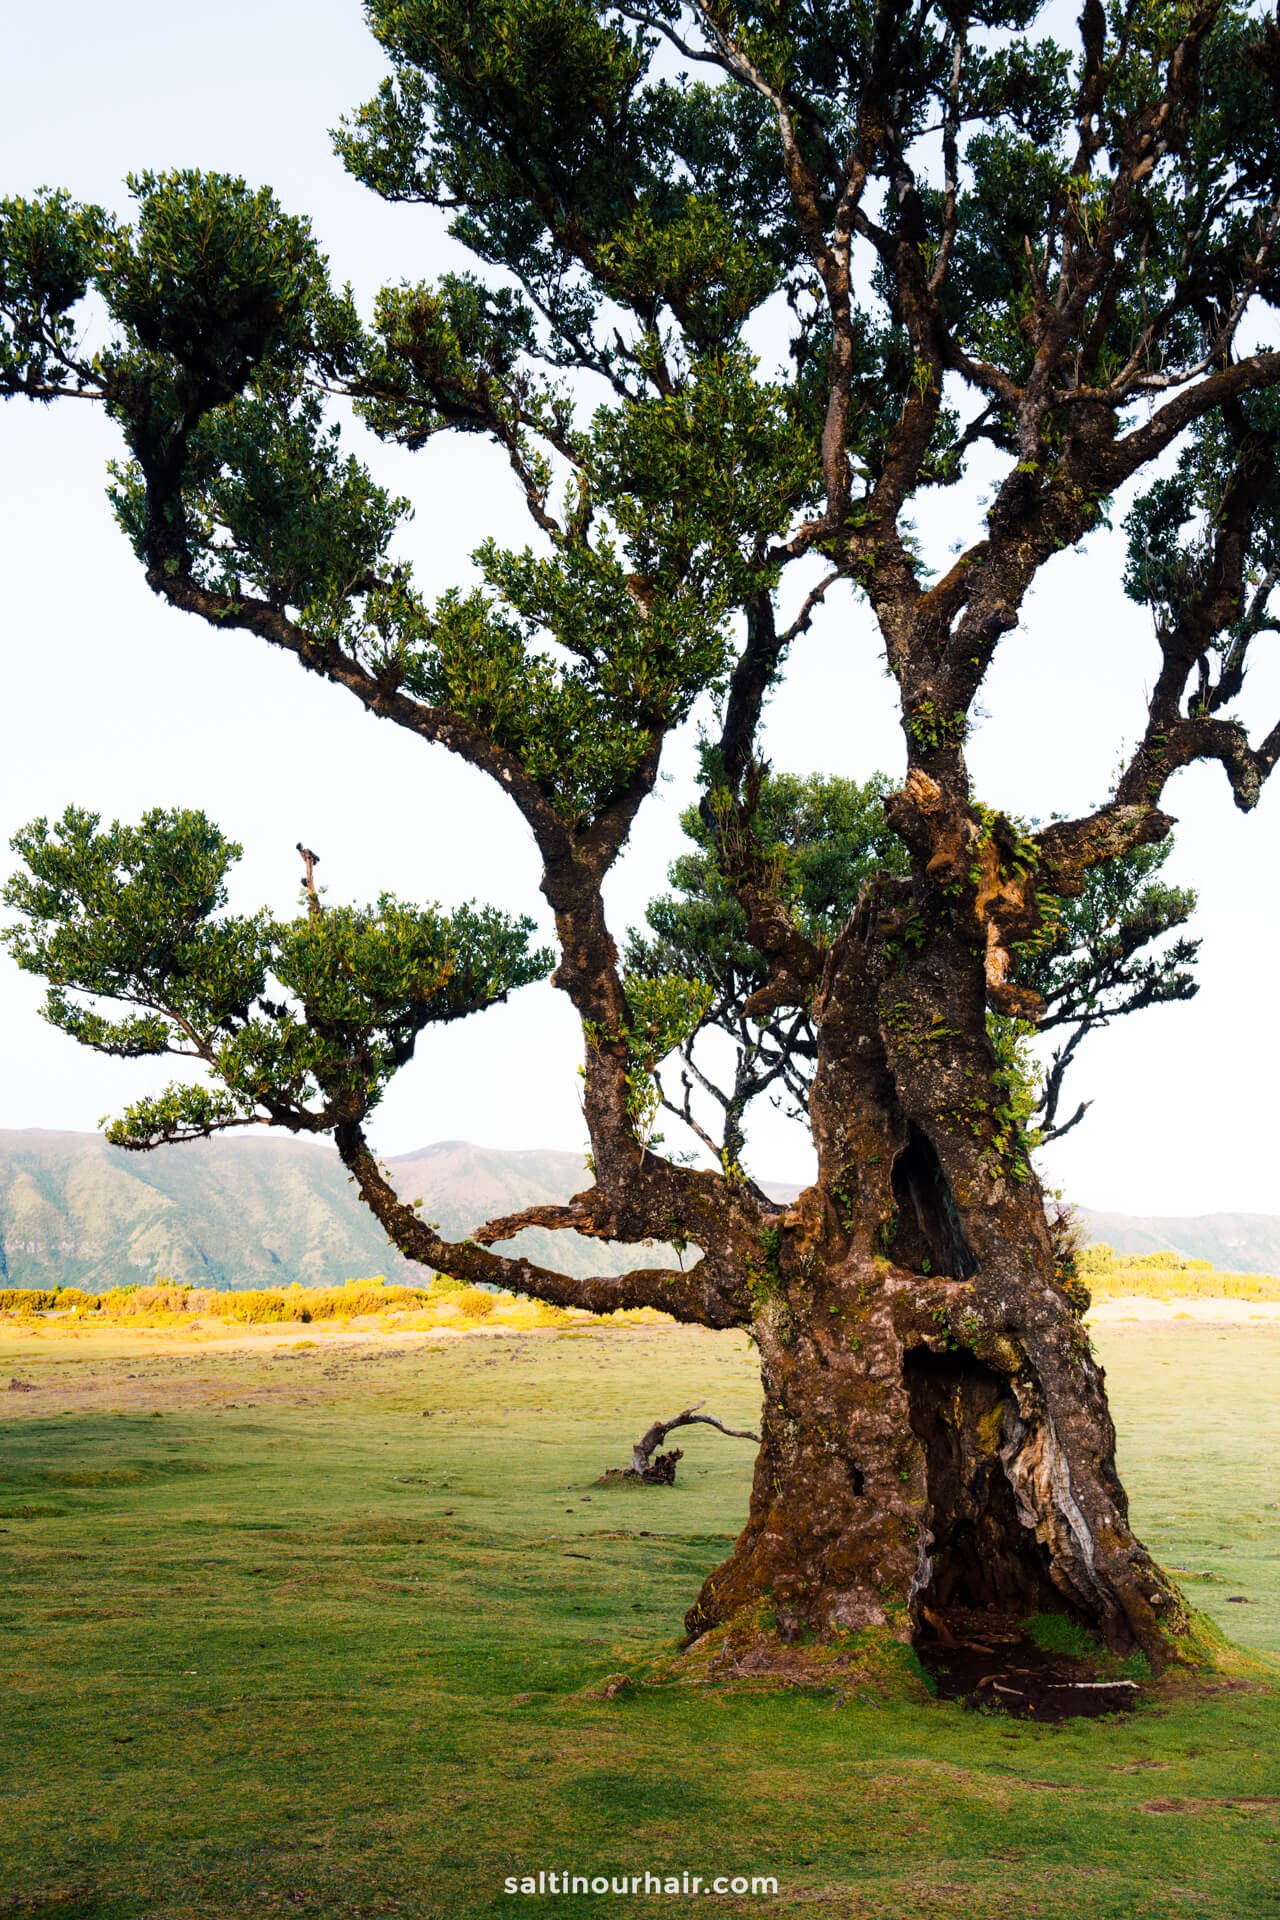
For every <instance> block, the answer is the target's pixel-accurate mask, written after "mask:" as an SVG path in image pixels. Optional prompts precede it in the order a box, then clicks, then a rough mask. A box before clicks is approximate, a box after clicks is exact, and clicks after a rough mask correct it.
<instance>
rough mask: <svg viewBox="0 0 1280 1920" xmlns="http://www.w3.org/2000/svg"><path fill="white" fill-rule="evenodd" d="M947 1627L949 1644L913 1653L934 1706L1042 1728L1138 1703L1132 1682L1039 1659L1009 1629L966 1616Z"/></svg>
mask: <svg viewBox="0 0 1280 1920" xmlns="http://www.w3.org/2000/svg"><path fill="white" fill-rule="evenodd" d="M951 1624H953V1625H954V1629H955V1632H954V1637H953V1638H949V1639H943V1638H933V1639H930V1640H927V1641H925V1642H923V1643H922V1644H921V1645H920V1646H918V1647H917V1649H916V1651H917V1652H918V1653H919V1655H920V1660H921V1663H922V1664H923V1666H924V1667H925V1669H926V1670H927V1672H928V1673H929V1674H930V1675H931V1676H932V1678H933V1681H934V1684H935V1686H936V1687H937V1689H938V1698H939V1699H940V1700H959V1701H961V1702H963V1704H964V1705H965V1706H969V1707H974V1708H977V1709H979V1710H985V1711H987V1712H999V1713H1008V1714H1012V1715H1013V1716H1014V1718H1015V1719H1018V1720H1039V1721H1044V1722H1048V1723H1049V1724H1050V1725H1053V1724H1056V1723H1057V1722H1059V1721H1062V1720H1079V1719H1097V1718H1100V1717H1101V1716H1102V1715H1103V1714H1108V1713H1132V1712H1133V1709H1134V1707H1135V1706H1136V1705H1137V1703H1138V1698H1139V1694H1140V1688H1139V1687H1138V1684H1137V1682H1136V1681H1133V1680H1121V1679H1112V1678H1103V1677H1100V1676H1099V1674H1098V1672H1097V1668H1096V1666H1095V1665H1093V1664H1091V1663H1090V1662H1089V1661H1087V1660H1084V1659H1078V1658H1076V1657H1075V1656H1074V1655H1072V1654H1066V1653H1050V1652H1047V1651H1046V1650H1045V1649H1044V1648H1043V1647H1038V1646H1037V1645H1036V1644H1035V1642H1034V1641H1033V1640H1030V1639H1028V1637H1027V1636H1026V1634H1025V1633H1024V1632H1023V1631H1022V1628H1021V1626H1020V1625H1019V1624H1018V1622H1016V1621H1013V1620H1008V1621H1000V1620H997V1619H993V1618H991V1617H989V1616H988V1617H983V1618H981V1619H979V1618H978V1617H976V1616H975V1617H974V1618H969V1617H967V1616H966V1617H964V1618H959V1617H957V1618H956V1619H955V1620H954V1622H953V1623H951Z"/></svg>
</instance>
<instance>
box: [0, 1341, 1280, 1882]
mask: <svg viewBox="0 0 1280 1920" xmlns="http://www.w3.org/2000/svg"><path fill="white" fill-rule="evenodd" d="M247 1339H248V1340H249V1341H251V1342H252V1344H249V1345H246V1346H245V1347H243V1348H241V1349H240V1350H236V1351H213V1350H210V1349H209V1348H208V1347H207V1346H204V1345H201V1344H200V1342H199V1341H198V1340H197V1339H195V1338H194V1337H193V1336H190V1335H180V1334H177V1333H172V1332H166V1331H158V1332H147V1331H146V1330H142V1329H139V1330H136V1331H130V1330H114V1331H108V1332H107V1333H105V1334H102V1335H94V1336H92V1337H90V1336H82V1337H81V1338H80V1339H79V1340H75V1341H72V1340H70V1339H69V1338H66V1337H62V1336H59V1335H58V1334H57V1333H55V1332H50V1331H48V1330H45V1331H41V1330H40V1329H38V1328H31V1327H27V1328H20V1329H5V1328H2V1327H0V1390H2V1387H3V1383H4V1382H6V1381H7V1380H8V1379H10V1378H15V1379H18V1380H19V1381H21V1382H23V1383H29V1384H31V1385H32V1386H33V1388H34V1390H33V1391H30V1392H24V1391H22V1390H21V1387H19V1388H16V1389H14V1390H12V1391H11V1392H10V1393H7V1394H6V1395H5V1403H4V1405H3V1411H4V1413H5V1415H6V1418H5V1420H4V1422H3V1423H2V1424H0V1473H2V1475H3V1482H2V1486H0V1509H2V1510H3V1511H0V1528H3V1529H4V1532H2V1533H0V1551H2V1552H3V1556H4V1559H5V1561H6V1562H7V1572H6V1576H5V1584H4V1588H3V1592H2V1593H0V1659H2V1660H3V1685H4V1695H3V1698H4V1709H3V1711H4V1714H5V1717H6V1720H7V1723H8V1724H7V1727H6V1729H5V1732H4V1735H3V1740H2V1743H0V1754H2V1755H3V1764H4V1768H5V1775H6V1777H5V1781H4V1801H3V1811H2V1813H0V1888H2V1889H3V1892H0V1912H2V1913H4V1914H6V1915H25V1916H40V1920H54V1917H55V1916H56V1917H57V1920H259V1916H262V1917H263V1920H268V1917H270V1916H276V1915H303V1916H316V1920H321V1916H323V1920H355V1916H364V1915H381V1914H397V1915H404V1916H406V1917H409V1920H471V1916H475V1920H488V1917H489V1916H497V1915H503V1914H509V1913H518V1912H529V1911H533V1912H537V1913H539V1914H543V1915H553V1916H557V1920H559V1916H566V1917H567V1916H569V1915H571V1914H572V1915H581V1914H582V1913H583V1912H584V1911H589V1910H591V1908H592V1907H599V1906H603V1907H604V1908H605V1909H606V1910H609V1911H613V1912H617V1913H624V1912H625V1913H626V1914H628V1915H631V1914H634V1915H636V1916H647V1915H649V1914H657V1913H659V1912H669V1911H671V1909H672V1907H673V1906H676V1905H679V1904H680V1903H678V1902H673V1901H672V1900H671V1899H667V1898H658V1899H651V1900H646V1899H644V1898H643V1897H630V1896H628V1897H627V1898H626V1899H625V1900H623V1899H617V1898H608V1899H602V1900H597V1901H593V1900H591V1899H589V1898H588V1899H585V1900H584V1899H582V1898H566V1897H564V1896H558V1895H547V1896H545V1897H534V1898H522V1897H521V1896H518V1895H517V1896H515V1897H510V1896H507V1895H505V1894H504V1893H503V1891H502V1882H503V1879H504V1877H505V1876H506V1875H508V1874H521V1873H527V1872H532V1873H536V1872H537V1871H538V1870H539V1869H540V1868H542V1869H544V1870H547V1871H564V1870H566V1869H571V1870H573V1871H576V1872H580V1873H597V1872H598V1873H621V1872H638V1873H639V1872H643V1871H644V1870H645V1869H646V1868H648V1869H650V1870H651V1871H663V1872H679V1871H680V1870H682V1869H688V1870H689V1871H691V1872H701V1873H715V1872H723V1873H728V1874H737V1873H742V1874H753V1873H755V1874H771V1875H776V1877H777V1880H778V1886H779V1892H778V1894H777V1895H776V1896H773V1897H766V1898H755V1899H751V1898H737V1897H734V1896H728V1897H725V1898H723V1899H719V1900H717V1901H716V1904H715V1911H716V1912H717V1913H722V1914H726V1915H731V1914H736V1913H741V1914H747V1913H753V1914H762V1913H768V1914H774V1915H784V1916H788V1917H790V1916H795V1920H800V1916H808V1915H816V1914H830V1915H832V1916H835V1915H839V1916H842V1920H843V1917H844V1916H850V1920H950V1916H961V1915H963V1916H965V1920H996V1916H1000V1920H1004V1916H1006V1915H1017V1916H1020V1917H1025V1920H1120V1917H1121V1916H1124V1920H1168V1916H1170V1915H1175V1914H1180V1913H1185V1914H1188V1915H1194V1916H1196V1920H1245V1917H1246V1916H1254V1915H1280V1691H1278V1690H1277V1688H1276V1687H1275V1686H1274V1685H1268V1684H1265V1683H1259V1681H1257V1680H1254V1681H1251V1682H1245V1683H1235V1684H1231V1685H1229V1686H1222V1685H1209V1686H1206V1687H1204V1688H1203V1689H1202V1690H1200V1691H1198V1692H1195V1693H1192V1694H1189V1695H1186V1696H1184V1697H1179V1698H1174V1699H1169V1700H1164V1701H1159V1702H1157V1703H1156V1704H1155V1705H1153V1706H1149V1707H1147V1708H1145V1709H1143V1710H1141V1711H1140V1712H1138V1713H1137V1714H1136V1715H1134V1716H1132V1717H1129V1718H1126V1719H1108V1720H1103V1721H1079V1722H1069V1723H1067V1724H1064V1725H1062V1726H1060V1727H1055V1728H1047V1727H1036V1726H1034V1725H1028V1724H1026V1723H1023V1722H1013V1721H1009V1720H1007V1719H1004V1718H1002V1717H997V1716H988V1715H985V1714H979V1713H973V1712H967V1711H965V1710H964V1709H962V1708H960V1707H957V1706H954V1705H948V1704H945V1703H938V1704H915V1703H912V1702H911V1701H909V1700H901V1699H899V1700H890V1699H887V1698H884V1697H877V1696H876V1695H875V1693H874V1692H868V1693H867V1694H866V1695H865V1697H859V1694H858V1693H857V1692H856V1691H855V1692H854V1693H851V1694H850V1693H847V1692H844V1691H843V1690H839V1691H837V1690H835V1689H833V1690H832V1691H829V1692H824V1691H822V1690H821V1689H805V1690H798V1691H794V1692H782V1693H778V1692H769V1693H753V1692H751V1691H749V1690H748V1691H736V1692H734V1691H730V1692H719V1691H717V1690H714V1689H707V1688H705V1687H687V1686H679V1685H670V1686H664V1687H657V1688H650V1687H645V1686H640V1687H636V1688H624V1689H622V1690H621V1691H619V1692H616V1693H615V1694H614V1696H613V1697H612V1698H607V1697H604V1695H603V1693H602V1692H601V1689H600V1682H601V1680H602V1678H603V1677H604V1676H606V1675H608V1674H610V1673H613V1672H617V1671H619V1670H626V1669H628V1668H633V1669H642V1668H643V1667H644V1666H645V1665H646V1663H648V1662H650V1661H653V1660H660V1659H661V1657H662V1655H663V1654H664V1653H669V1652H670V1651H671V1649H672V1647H673V1645H674V1642H675V1639H676V1636H677V1635H678V1632H679V1628H680V1621H681V1617H682V1615H683V1612H684V1609H685V1607H686V1606H687V1605H688V1604H689V1601H690V1600H691V1598H692V1597H693V1596H694V1595H695V1594H696V1592H697V1589H698V1586H699V1583H700V1581H701V1580H702V1578H703V1576H704V1575H705V1574H706V1573H707V1571H708V1570H709V1569H710V1568H711V1567H712V1566H713V1565H714V1564H715V1562H716V1561H717V1559H718V1558H719V1557H720V1556H721V1555H722V1554H723V1552H724V1550H725V1548H726V1546H727V1544H728V1542H729V1540H730V1538H731V1537H732V1535H733V1533H734V1531H735V1530H736V1528H737V1526H738V1524H739V1523H740V1520H741V1517H742V1513H743V1510H744V1506H745V1499H746V1488H747V1480H748V1476H749V1472H750V1465H751V1451H752V1450H751V1448H750V1447H749V1446H747V1445H744V1444H742V1443H737V1442H733V1441H729V1440H725V1439H723V1438H722V1437H721V1436H720V1435H718V1434H715V1433H712V1432H708V1433H707V1434H705V1435H700V1436H699V1437H698V1438H697V1439H696V1440H695V1441H694V1442H693V1443H692V1444H691V1445H690V1447H689V1448H688V1450H687V1454H686V1458H685V1460H684V1461H683V1462H682V1464H681V1469H680V1473H681V1482H680V1484H678V1485H677V1486H676V1487H675V1488H674V1489H671V1490H668V1489H664V1488H653V1489H645V1490H643V1491H641V1492H637V1491H636V1490H635V1489H634V1488H631V1487H627V1488H626V1489H625V1490H624V1491H617V1492H615V1491H614V1490H612V1489H609V1488H601V1487H598V1486H593V1485H592V1484H591V1483H592V1482H593V1481H594V1480H595V1479H596V1478H597V1476H598V1475H599V1474H600V1472H601V1470H602V1469H603V1468H605V1467H607V1466H609V1465H611V1464H614V1463H617V1462H620V1461H624V1460H625V1459H626V1456H627V1452H628V1450H629V1448H630V1445H631V1442H632V1441H633V1439H634V1438H635V1436H636V1434H637V1433H638V1432H639V1431H640V1430H641V1428H642V1426H643V1425H644V1424H645V1423H646V1422H647V1421H649V1420H651V1419H652V1418H654V1417H655V1416H657V1415H660V1414H668V1413H671V1412H674V1411H675V1410H676V1409H677V1408H678V1407H679V1406H682V1405H687V1404H688V1403H689V1402H690V1401H692V1400H696V1399H702V1398H705V1399H706V1400H707V1402H708V1405H709V1407H710V1410H711V1411H713V1412H714V1413H715V1414H716V1415H717V1417H719V1418H721V1419H725V1420H726V1421H728V1422H729V1424H732V1425H748V1424H750V1423H751V1420H752V1417H753V1416H754V1415H755V1414H756V1412H757V1411H758V1407H757V1405H756V1398H757V1396H756V1389H755V1384H754V1380H753V1375H752V1367H751V1356H750V1353H749V1350H748V1349H747V1347H746V1343H745V1342H744V1341H742V1340H740V1339H739V1338H737V1337H736V1336H732V1337H726V1336H721V1337H715V1336H710V1335H703V1334H699V1333H695V1332H688V1331H682V1330H676V1329H670V1328H665V1327H639V1328H614V1329H609V1330H602V1331H591V1332H587V1333H585V1334H584V1333H583V1331H582V1330H581V1329H574V1330H573V1332H572V1334H565V1333H557V1332H555V1331H542V1332H536V1331H530V1332H527V1333H518V1332H509V1333H497V1334H494V1335H491V1336H484V1337H477V1338H473V1339H468V1340H455V1341H451V1342H445V1341H441V1342H440V1343H438V1344H423V1343H421V1342H420V1343H419V1344H417V1345H415V1346H411V1347H406V1346H404V1345H403V1343H402V1342H401V1341H400V1340H399V1339H398V1337H397V1336H395V1335H394V1334H388V1335H386V1336H383V1337H382V1338H381V1343H379V1341H378V1340H377V1339H374V1340H372V1341H369V1342H366V1343H364V1344H357V1343H356V1342H354V1341H352V1342H350V1343H348V1344H344V1343H342V1342H341V1341H339V1342H337V1343H334V1342H325V1343H320V1344H316V1345H312V1344H310V1343H308V1342H306V1341H303V1340H299V1341H296V1342H293V1341H281V1340H279V1339H273V1340H269V1339H268V1337H267V1336H258V1337H256V1338H255V1337H254V1336H247ZM1098 1344H1099V1346H1100V1348H1101V1349H1102V1352H1103V1357H1104V1358H1105V1360H1106V1361H1107V1363H1108V1368H1109V1373H1110V1379H1111V1386H1112V1394H1113V1404H1114V1406H1115V1409H1116V1412H1117V1416H1118V1421H1119V1425H1120V1429H1121V1466H1122V1470H1123V1471H1124V1473H1125V1477H1126V1481H1127V1484H1128V1485H1129V1488H1130V1492H1131V1495H1132V1498H1133V1505H1134V1512H1135V1517H1136V1520H1137V1522H1138V1526H1139V1530H1140V1532H1141V1533H1142V1534H1143V1536H1144V1537H1145V1538H1146V1539H1147V1540H1148V1542H1149V1544H1150V1545H1151V1546H1152V1547H1153V1549H1154V1550H1155V1551H1156V1552H1157V1553H1158V1554H1159V1555H1160V1556H1161V1557H1162V1558H1163V1559H1164V1560H1165V1561H1166V1563H1171V1564H1172V1565H1174V1566H1178V1567H1181V1568H1185V1569H1189V1572H1188V1573H1184V1574H1183V1575H1182V1579H1183V1583H1184V1586H1185V1587H1186V1589H1187V1591H1188V1593H1189V1594H1190V1595H1191V1597H1192V1598H1193V1599H1194V1600H1195V1602H1196V1604H1197V1605H1198V1606H1199V1607H1201V1608H1203V1609H1204V1610H1205V1611H1206V1613H1207V1614H1208V1615H1209V1616H1210V1617H1211V1619H1213V1620H1214V1621H1215V1622H1216V1623H1217V1624H1218V1625H1219V1626H1220V1627H1222V1628H1223V1629H1225V1630H1226V1631H1227V1632H1228V1633H1230V1634H1231V1636H1232V1637H1233V1638H1234V1639H1236V1640H1238V1641H1241V1642H1243V1643H1245V1644H1246V1645H1247V1646H1249V1647H1252V1648H1254V1649H1256V1650H1258V1651H1259V1652H1262V1653H1264V1654H1265V1653H1267V1652H1273V1653H1274V1652H1276V1651H1280V1505H1277V1504H1276V1498H1277V1490H1276V1487H1275V1481H1274V1471H1273V1468H1274V1460H1275V1457H1276V1442H1277V1439H1280V1432H1278V1431H1277V1429H1278V1426H1280V1394H1277V1392H1276V1385H1277V1372H1278V1369H1280V1333H1277V1332H1276V1331H1275V1330H1269V1329H1260V1328H1249V1329H1247V1330H1245V1329H1220V1328H1204V1327H1188V1326H1184V1325H1181V1324H1177V1325H1173V1326H1167V1327H1162V1328H1160V1329H1146V1328H1138V1327H1135V1328H1123V1329H1107V1330H1106V1331H1105V1332H1104V1333H1103V1334H1102V1335H1100V1336H1099V1342H1098ZM424 1414H425V1415H429V1416H430V1417H424ZM1235 1595H1243V1596H1244V1599H1243V1601H1239V1600H1235V1599H1233V1596H1235Z"/></svg>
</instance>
